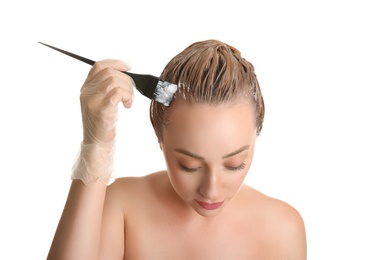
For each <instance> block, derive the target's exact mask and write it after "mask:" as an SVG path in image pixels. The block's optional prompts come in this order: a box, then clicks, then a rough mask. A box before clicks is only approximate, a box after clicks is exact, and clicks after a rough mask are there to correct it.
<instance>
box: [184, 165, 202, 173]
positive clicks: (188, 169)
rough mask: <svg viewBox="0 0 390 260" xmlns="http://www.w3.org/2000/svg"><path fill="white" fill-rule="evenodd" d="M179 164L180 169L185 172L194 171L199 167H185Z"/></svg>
mask: <svg viewBox="0 0 390 260" xmlns="http://www.w3.org/2000/svg"><path fill="white" fill-rule="evenodd" d="M179 166H180V169H181V170H182V171H185V172H196V171H197V170H198V169H199V168H200V167H197V168H189V167H185V166H184V165H181V164H180V165H179Z"/></svg>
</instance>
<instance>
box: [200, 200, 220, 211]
mask: <svg viewBox="0 0 390 260" xmlns="http://www.w3.org/2000/svg"><path fill="white" fill-rule="evenodd" d="M195 201H196V202H197V203H198V204H199V205H200V206H201V207H202V208H204V209H207V210H215V209H218V208H219V207H221V206H222V204H223V201H221V202H215V203H207V202H204V201H198V200H195Z"/></svg>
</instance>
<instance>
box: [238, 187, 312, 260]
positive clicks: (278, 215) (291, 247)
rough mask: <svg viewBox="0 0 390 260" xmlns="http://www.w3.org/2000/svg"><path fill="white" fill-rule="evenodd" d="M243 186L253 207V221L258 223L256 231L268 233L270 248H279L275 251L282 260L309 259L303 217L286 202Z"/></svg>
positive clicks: (266, 234)
mask: <svg viewBox="0 0 390 260" xmlns="http://www.w3.org/2000/svg"><path fill="white" fill-rule="evenodd" d="M244 187H245V197H246V198H247V200H249V203H250V204H251V205H252V207H250V208H252V211H253V212H251V213H252V214H250V216H251V217H252V218H253V219H252V220H251V222H252V223H256V224H255V225H257V228H256V229H257V230H261V231H265V232H266V233H265V236H266V237H267V240H268V241H270V243H271V244H270V245H268V247H272V248H273V249H275V248H277V250H276V251H275V252H278V254H280V255H278V257H281V258H282V259H285V257H288V259H306V231H305V225H304V220H303V218H302V216H301V214H300V213H299V212H298V211H297V210H296V209H295V208H294V207H293V206H292V205H290V204H288V203H287V202H284V201H282V200H279V199H276V198H272V197H270V196H267V195H265V194H263V193H261V192H259V191H257V190H255V189H253V188H251V187H249V186H244ZM278 259H280V258H278Z"/></svg>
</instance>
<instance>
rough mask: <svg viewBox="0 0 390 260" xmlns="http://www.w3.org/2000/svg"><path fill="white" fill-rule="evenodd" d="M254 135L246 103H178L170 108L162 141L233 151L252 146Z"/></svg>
mask: <svg viewBox="0 0 390 260" xmlns="http://www.w3.org/2000/svg"><path fill="white" fill-rule="evenodd" d="M255 136H256V127H255V123H254V112H253V108H252V107H251V106H250V105H248V104H246V103H230V104H229V103H228V104H220V105H209V104H199V103H192V104H190V103H186V102H178V103H175V104H173V106H172V107H171V111H170V112H169V124H168V125H167V126H166V127H165V128H164V130H163V140H164V143H170V144H171V145H173V146H175V147H176V148H178V147H180V148H184V147H181V146H183V145H184V146H189V147H186V148H188V149H191V150H193V149H195V148H196V147H197V148H199V149H201V147H205V146H219V147H225V148H226V149H227V150H229V149H230V150H234V149H237V148H238V147H241V146H242V145H251V143H252V141H253V140H254V139H255ZM194 152H195V151H194Z"/></svg>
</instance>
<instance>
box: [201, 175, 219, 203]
mask: <svg viewBox="0 0 390 260" xmlns="http://www.w3.org/2000/svg"><path fill="white" fill-rule="evenodd" d="M222 191H223V182H222V177H221V174H220V172H218V170H216V169H209V170H208V171H207V172H205V173H204V177H203V180H202V183H201V185H200V188H199V192H200V194H201V195H202V197H203V198H205V199H206V200H207V202H217V201H218V200H219V199H221V194H222Z"/></svg>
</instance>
